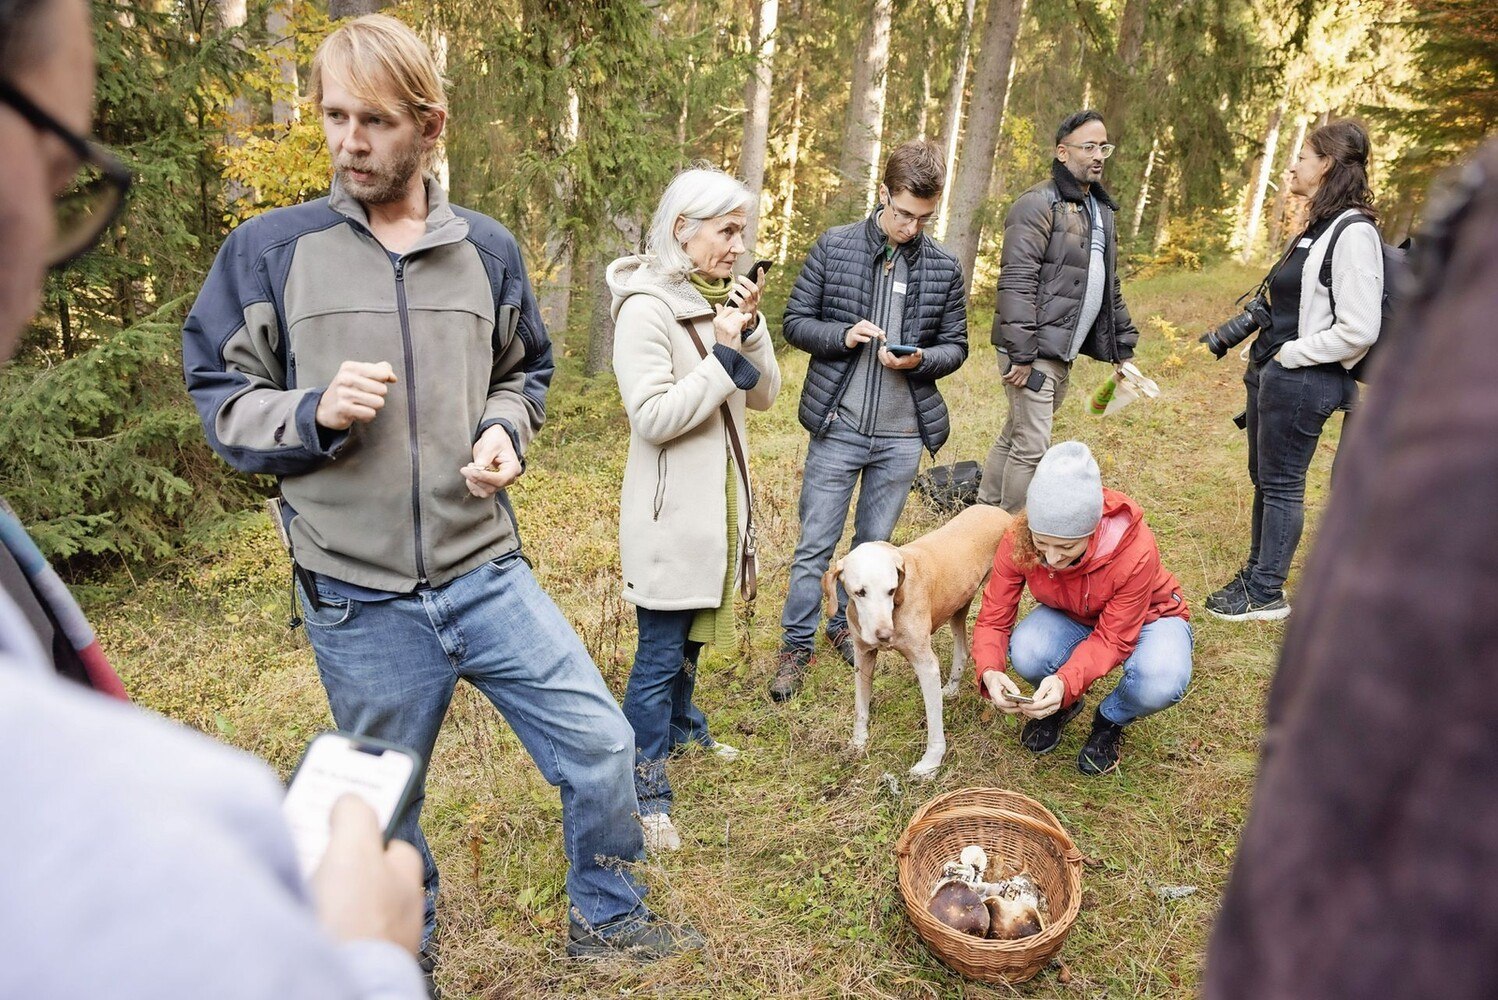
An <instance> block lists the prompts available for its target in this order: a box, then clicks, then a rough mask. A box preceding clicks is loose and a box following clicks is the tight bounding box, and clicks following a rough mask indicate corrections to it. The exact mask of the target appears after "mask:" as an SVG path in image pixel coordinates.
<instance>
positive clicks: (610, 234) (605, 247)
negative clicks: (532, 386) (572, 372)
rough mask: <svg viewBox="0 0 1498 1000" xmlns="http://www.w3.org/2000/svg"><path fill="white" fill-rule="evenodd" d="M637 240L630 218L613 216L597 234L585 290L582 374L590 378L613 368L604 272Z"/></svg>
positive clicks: (636, 229)
mask: <svg viewBox="0 0 1498 1000" xmlns="http://www.w3.org/2000/svg"><path fill="white" fill-rule="evenodd" d="M639 239H640V224H639V223H638V222H636V221H635V220H633V219H630V218H627V217H625V216H622V215H616V216H614V217H613V218H612V219H611V220H609V221H608V222H606V223H604V226H603V232H602V233H601V234H599V240H598V246H597V247H595V248H594V249H595V253H594V254H593V261H592V269H591V273H590V274H589V275H588V285H589V290H590V291H591V293H592V298H593V316H592V324H591V326H592V328H593V332H592V335H591V336H589V338H588V360H587V363H586V364H585V365H584V367H583V374H585V375H587V376H588V377H589V378H592V377H593V376H594V375H601V374H602V373H604V372H606V371H611V370H612V369H613V367H614V316H613V310H612V308H611V306H612V305H613V301H614V296H613V293H612V292H610V291H609V282H608V274H607V273H606V272H607V269H608V266H609V264H611V263H613V261H614V258H616V257H618V256H619V254H620V253H621V252H628V250H629V249H630V248H632V247H634V246H635V245H636V244H637V243H638V242H639Z"/></svg>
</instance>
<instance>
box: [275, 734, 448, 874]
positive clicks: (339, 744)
mask: <svg viewBox="0 0 1498 1000" xmlns="http://www.w3.org/2000/svg"><path fill="white" fill-rule="evenodd" d="M420 776H421V758H420V756H419V755H418V754H417V753H416V751H414V750H408V749H407V748H405V747H402V746H396V745H395V744H394V743H387V742H385V741H384V740H377V739H373V738H372V737H369V736H355V735H354V734H352V733H340V732H334V731H331V730H329V731H326V732H321V733H318V734H317V735H316V736H314V737H312V742H311V743H308V744H307V749H306V751H305V752H304V753H303V754H302V759H301V761H300V762H299V763H298V764H297V766H296V770H295V771H294V772H292V775H291V780H290V781H289V782H287V787H286V798H285V799H284V800H282V803H281V811H282V813H283V814H284V815H285V817H286V822H287V825H288V826H290V827H291V840H292V843H293V845H294V846H295V847H296V853H297V861H298V863H299V864H300V866H301V869H302V874H303V875H305V876H308V877H310V876H311V875H312V873H313V872H314V871H316V870H317V866H318V865H319V864H321V863H322V856H323V852H324V851H326V850H327V849H328V834H329V830H328V822H329V819H330V818H331V816H332V812H333V804H334V803H335V802H337V801H338V800H339V799H340V798H342V797H343V796H344V795H357V796H358V797H359V798H361V799H363V800H364V801H365V802H367V803H368V804H369V807H370V808H371V809H373V810H374V811H375V816H376V817H377V818H378V819H379V822H380V828H381V829H382V830H384V831H385V840H386V841H387V842H388V841H389V840H390V834H391V833H392V832H393V831H394V830H395V822H396V820H397V819H398V818H399V817H400V815H401V813H402V812H403V811H405V808H406V805H407V803H409V802H410V801H411V797H412V796H413V795H414V794H416V783H417V781H418V780H419V779H420Z"/></svg>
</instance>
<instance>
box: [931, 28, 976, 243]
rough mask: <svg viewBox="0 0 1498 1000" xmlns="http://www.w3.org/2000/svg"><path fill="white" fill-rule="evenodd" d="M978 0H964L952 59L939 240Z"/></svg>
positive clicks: (943, 233)
mask: <svg viewBox="0 0 1498 1000" xmlns="http://www.w3.org/2000/svg"><path fill="white" fill-rule="evenodd" d="M976 4H977V0H963V5H962V25H961V27H959V28H958V30H957V53H956V55H955V56H954V57H953V59H952V85H951V86H950V87H948V88H947V120H946V123H945V125H943V126H942V133H941V137H942V142H943V143H945V144H946V147H947V157H946V160H947V183H946V185H945V186H944V187H943V188H942V189H941V210H940V211H941V217H940V218H938V219H937V220H936V238H937V239H939V240H945V239H946V238H947V204H948V203H949V202H950V201H951V199H952V179H953V176H954V175H955V174H956V173H957V137H958V135H959V134H960V133H961V132H962V100H963V97H964V96H965V95H966V92H967V62H968V50H969V49H970V48H971V47H972V40H973V10H974V8H975V6H976Z"/></svg>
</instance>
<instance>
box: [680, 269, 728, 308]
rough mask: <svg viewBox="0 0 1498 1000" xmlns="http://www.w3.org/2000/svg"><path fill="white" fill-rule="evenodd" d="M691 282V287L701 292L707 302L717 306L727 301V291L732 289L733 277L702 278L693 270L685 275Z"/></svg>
mask: <svg viewBox="0 0 1498 1000" xmlns="http://www.w3.org/2000/svg"><path fill="white" fill-rule="evenodd" d="M687 277H688V279H689V280H690V281H691V282H692V287H693V288H695V289H697V291H698V292H700V293H701V295H702V297H703V298H704V299H707V304H708V305H710V306H719V305H722V304H723V303H725V302H727V301H728V293H729V292H731V291H733V279H731V278H718V279H713V278H704V277H703V276H702V275H700V274H697V273H696V272H695V271H694V272H693V273H692V274H690V275H688V276H687Z"/></svg>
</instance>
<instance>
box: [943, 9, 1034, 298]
mask: <svg viewBox="0 0 1498 1000" xmlns="http://www.w3.org/2000/svg"><path fill="white" fill-rule="evenodd" d="M1024 12H1025V0H988V10H987V11H986V12H985V13H984V15H983V41H982V47H981V48H980V49H979V50H978V58H977V60H976V61H975V63H974V65H973V103H972V107H971V109H970V110H969V111H968V130H967V142H966V143H964V144H963V148H962V157H961V158H960V159H959V160H958V161H957V176H956V178H955V179H953V180H952V181H951V184H952V200H951V209H950V212H949V215H950V216H951V222H950V223H949V224H948V227H947V232H948V233H949V237H948V239H947V243H948V245H949V246H950V248H951V250H952V252H953V253H954V254H956V255H957V262H958V264H960V265H961V266H962V273H963V276H964V278H965V280H966V282H967V287H968V290H971V289H972V284H973V263H974V262H975V261H976V260H977V259H978V239H979V237H980V236H981V235H982V210H983V201H984V197H985V196H986V195H987V193H988V182H989V180H990V179H991V178H992V176H993V159H994V153H995V151H997V149H998V146H999V130H1000V129H1001V128H1002V126H1003V119H1004V105H1005V103H1006V101H1007V99H1008V94H1009V77H1010V70H1011V69H1012V68H1013V65H1014V40H1015V38H1016V37H1017V36H1018V35H1019V27H1020V21H1021V20H1022V19H1023V16H1024Z"/></svg>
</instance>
